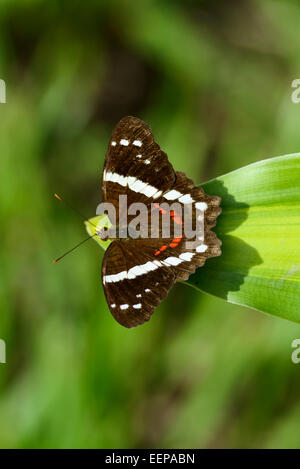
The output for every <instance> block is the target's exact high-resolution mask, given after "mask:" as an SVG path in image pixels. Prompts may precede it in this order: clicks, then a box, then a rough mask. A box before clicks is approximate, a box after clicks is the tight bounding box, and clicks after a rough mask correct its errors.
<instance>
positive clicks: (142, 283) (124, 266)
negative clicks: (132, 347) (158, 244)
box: [102, 241, 175, 327]
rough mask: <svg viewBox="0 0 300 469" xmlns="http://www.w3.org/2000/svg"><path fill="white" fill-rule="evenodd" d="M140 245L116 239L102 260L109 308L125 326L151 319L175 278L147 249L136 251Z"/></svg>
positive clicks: (135, 324)
mask: <svg viewBox="0 0 300 469" xmlns="http://www.w3.org/2000/svg"><path fill="white" fill-rule="evenodd" d="M137 247H140V246H137V244H136V242H128V243H126V241H114V242H113V243H111V245H110V246H109V248H108V249H107V250H106V252H105V255H104V259H103V263H102V283H103V288H104V292H105V296H106V300H107V303H108V306H109V309H110V311H111V313H112V315H113V316H114V318H115V319H116V320H117V321H118V322H119V323H120V324H121V325H122V326H125V327H134V326H138V325H140V324H143V323H144V322H146V321H149V319H150V317H151V316H152V314H153V312H154V309H155V307H156V306H158V305H159V303H160V302H161V301H162V300H163V299H164V298H165V297H166V296H167V294H168V292H169V290H170V288H171V287H172V285H173V283H174V281H175V275H174V273H173V272H172V271H170V269H169V268H168V267H167V266H162V268H159V269H158V266H157V263H155V262H153V260H152V261H150V260H149V256H148V255H147V252H148V251H147V250H146V253H145V252H143V251H142V250H141V249H140V250H139V251H137V250H136V248H137ZM153 249H155V246H153ZM153 249H152V250H150V252H151V251H153Z"/></svg>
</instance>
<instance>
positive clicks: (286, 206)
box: [188, 154, 300, 322]
mask: <svg viewBox="0 0 300 469" xmlns="http://www.w3.org/2000/svg"><path fill="white" fill-rule="evenodd" d="M202 187H203V189H204V190H205V192H206V193H208V194H211V195H219V196H221V197H222V209H223V211H222V214H221V215H220V217H219V219H218V222H217V226H216V228H215V231H216V233H217V234H218V237H219V238H220V239H221V240H222V242H223V246H222V255H221V256H220V257H218V258H215V259H210V260H208V261H207V262H206V265H205V266H204V267H202V268H199V269H198V270H197V271H196V272H195V274H194V275H192V276H191V277H190V279H189V280H188V283H189V284H191V285H193V286H195V287H196V288H198V289H200V290H202V291H204V292H207V293H210V294H213V295H215V296H218V297H220V298H224V299H226V300H228V301H229V302H231V303H237V304H241V305H244V306H249V307H251V308H255V309H258V310H260V311H264V312H266V313H270V314H273V315H276V316H280V317H282V318H286V319H289V320H291V321H296V322H300V154H293V155H287V156H282V157H277V158H272V159H268V160H264V161H260V162H258V163H255V164H252V165H250V166H246V167H244V168H241V169H239V170H237V171H234V172H232V173H229V174H226V175H225V176H222V177H220V178H217V179H214V180H212V181H210V182H208V183H206V184H204V185H203V186H202Z"/></svg>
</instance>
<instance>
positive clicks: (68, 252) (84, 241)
mask: <svg viewBox="0 0 300 469" xmlns="http://www.w3.org/2000/svg"><path fill="white" fill-rule="evenodd" d="M95 236H97V233H95V234H93V235H91V236H89V237H88V238H85V239H84V240H83V241H81V242H80V243H78V244H76V246H74V247H73V248H72V249H69V251H67V252H65V253H64V254H63V255H62V256H60V257H58V258H57V259H54V261H53V264H56V262H58V261H60V260H61V259H62V258H63V257H65V256H66V255H67V254H70V252H72V251H75V249H77V248H79V246H81V245H82V244H84V243H86V242H87V241H88V240H89V239H91V238H94V237H95Z"/></svg>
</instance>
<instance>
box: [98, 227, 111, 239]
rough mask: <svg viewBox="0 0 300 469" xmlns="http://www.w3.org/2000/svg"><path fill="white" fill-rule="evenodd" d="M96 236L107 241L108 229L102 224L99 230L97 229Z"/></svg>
mask: <svg viewBox="0 0 300 469" xmlns="http://www.w3.org/2000/svg"><path fill="white" fill-rule="evenodd" d="M97 236H98V237H99V238H100V239H101V240H102V241H107V240H108V238H109V230H108V228H107V227H106V226H103V227H102V228H100V230H99V231H97Z"/></svg>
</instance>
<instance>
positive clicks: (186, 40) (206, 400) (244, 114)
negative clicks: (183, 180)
mask: <svg viewBox="0 0 300 469" xmlns="http://www.w3.org/2000/svg"><path fill="white" fill-rule="evenodd" d="M299 24H300V5H299V2H296V1H292V0H277V1H276V0H274V1H271V0H260V1H254V0H228V1H208V0H202V1H192V0H186V1H179V0H169V1H161V0H141V1H132V0H124V1H122V0H118V1H114V0H106V1H104V0H103V1H101V0H98V1H96V0H90V1H89V2H81V1H79V0H70V1H54V0H52V1H51V2H50V1H49V2H46V1H41V0H23V1H21V0H15V1H14V2H12V1H9V0H1V3H0V78H1V79H3V80H5V82H6V86H7V103H6V104H0V169H1V183H0V220H1V245H0V259H1V270H0V275H1V278H0V338H2V339H4V340H5V341H6V344H7V363H6V364H0V446H1V447H17V448H28V447H38V448H46V447H58V448H65V447H72V448H73V447H74V448H78V447H96V448H120V447H121V448H140V447H144V448H148V447H152V448H189V447H217V448H240V447H247V448H252V447H258V448H265V447H267V448H268V447H272V448H280V447H292V448H299V447H300V432H299V423H300V400H299V397H300V364H299V365H295V364H293V363H292V361H291V353H292V348H291V342H292V340H293V339H295V338H299V337H300V328H299V325H297V324H293V323H289V322H288V321H284V320H282V319H279V318H275V317H269V316H266V315H264V314H262V313H259V312H256V311H251V310H248V309H246V308H241V307H239V306H235V305H231V304H228V303H226V302H224V301H222V300H219V299H216V298H213V297H210V296H207V295H204V294H203V295H202V294H201V293H199V292H197V291H195V290H193V289H192V288H190V287H188V286H186V285H180V284H178V285H176V286H175V288H173V290H172V291H171V293H170V294H169V296H168V299H167V300H165V301H164V302H163V303H162V305H161V306H160V307H159V308H158V310H157V311H156V313H155V314H154V316H153V317H152V319H151V321H150V322H149V323H148V324H145V325H144V326H141V327H138V328H136V329H132V330H127V329H125V328H122V327H121V326H120V325H119V324H117V323H116V322H115V321H114V319H113V318H112V316H111V315H110V313H109V311H108V308H107V306H106V303H105V299H104V294H103V291H102V286H101V281H100V269H101V258H102V251H101V249H100V248H99V247H98V246H97V245H96V243H94V242H89V243H88V245H86V246H85V247H84V248H81V249H79V250H78V251H77V252H76V253H74V254H72V255H70V256H69V257H67V258H66V259H65V260H64V261H62V262H61V263H59V264H57V265H53V264H52V259H53V258H55V257H58V256H59V255H61V254H62V253H63V252H64V251H66V250H67V249H68V248H70V247H72V246H73V245H74V244H75V243H76V242H78V241H80V240H81V239H83V238H84V237H85V236H86V234H85V228H84V225H83V223H82V222H81V220H80V219H79V218H77V217H76V215H74V213H72V212H71V211H70V210H68V209H67V208H66V207H65V206H63V205H62V204H60V203H59V202H57V201H56V200H55V199H54V197H53V193H54V192H57V193H59V194H61V195H63V196H65V198H66V200H68V201H69V202H70V203H71V204H72V205H73V206H75V207H76V208H77V209H78V210H80V211H81V212H83V213H84V214H85V215H86V217H89V216H93V215H94V214H95V209H96V206H97V204H98V203H99V202H100V177H101V171H102V166H103V161H104V156H105V151H106V146H107V143H108V140H109V138H110V133H111V131H112V129H113V127H114V125H115V124H116V123H117V122H118V120H119V119H120V118H121V117H123V116H125V115H135V116H138V117H140V118H142V119H143V120H145V121H146V122H148V123H149V124H150V125H151V126H152V129H153V132H154V135H155V137H156V140H157V141H158V142H159V144H160V145H161V147H162V148H163V149H164V150H165V151H167V153H168V155H169V158H170V161H171V162H172V163H173V164H174V166H175V168H176V169H177V170H182V171H186V172H187V174H188V175H190V176H192V177H193V178H194V180H195V181H196V182H197V183H201V182H204V181H205V180H208V179H210V178H213V177H216V176H219V175H221V174H223V173H225V172H228V171H231V170H234V169H236V168H239V167H241V166H243V165H246V164H249V163H252V162H255V161H258V160H261V159H264V158H266V157H270V156H276V155H281V154H286V153H292V152H299V151H300V132H299V124H300V104H299V105H296V104H293V103H292V102H291V93H292V91H293V90H292V88H291V83H292V81H293V80H294V79H296V78H300V35H299Z"/></svg>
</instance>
